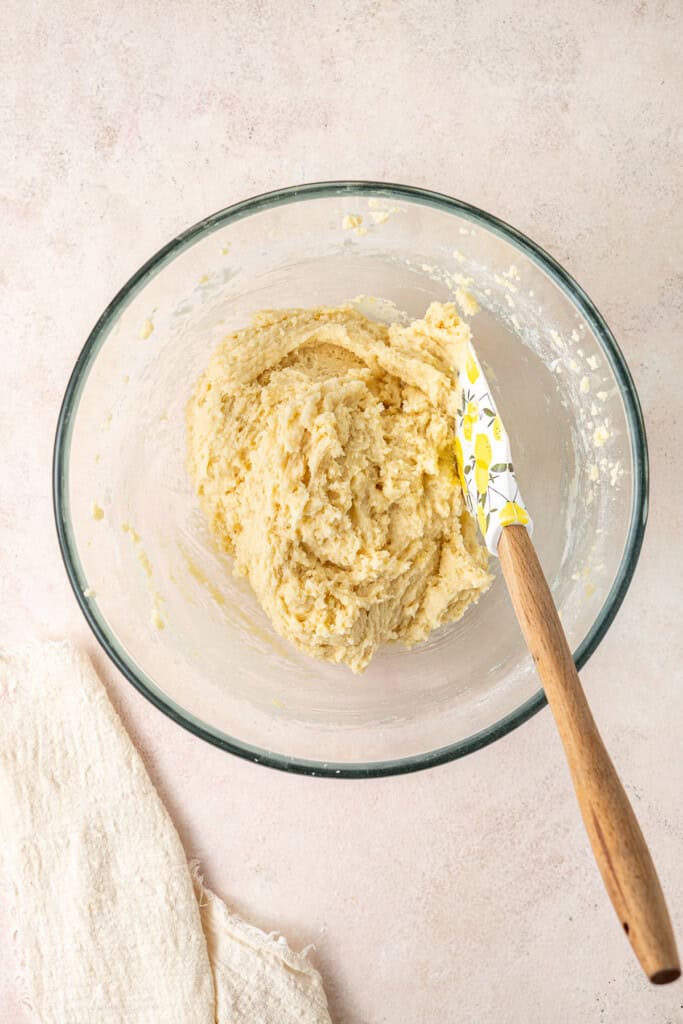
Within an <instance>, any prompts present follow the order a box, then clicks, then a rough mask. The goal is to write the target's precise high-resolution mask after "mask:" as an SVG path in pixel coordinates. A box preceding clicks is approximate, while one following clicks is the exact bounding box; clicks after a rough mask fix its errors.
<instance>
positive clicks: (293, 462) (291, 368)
mask: <svg viewBox="0 0 683 1024" xmlns="http://www.w3.org/2000/svg"><path fill="white" fill-rule="evenodd" d="M468 338H469V328H468V327H467V325H466V324H465V323H463V322H461V321H460V319H459V317H458V314H457V310H456V307H455V305H453V304H452V303H446V304H440V303H433V304H432V305H431V306H430V307H429V309H428V310H427V314H426V316H425V318H424V319H423V320H417V321H415V322H414V323H412V324H410V325H409V326H407V327H406V326H401V325H399V324H392V325H391V326H387V325H386V324H380V323H375V322H374V321H372V320H369V319H368V318H367V317H365V316H363V315H362V314H361V313H359V312H357V311H356V310H355V309H353V308H352V307H351V306H340V307H337V308H331V309H328V308H318V309H286V310H266V311H264V312H261V313H258V314H257V315H256V316H255V317H254V318H253V320H252V322H251V325H250V326H249V327H247V328H245V329H244V330H240V331H236V332H234V333H233V334H230V335H229V336H228V337H226V338H225V339H224V340H223V341H222V342H221V343H220V344H219V346H218V348H217V349H216V350H215V352H214V353H213V355H212V356H211V359H210V361H209V364H208V366H207V368H206V371H205V372H204V373H203V374H202V376H201V377H200V379H199V381H198V382H197V385H196V387H195V390H194V394H193V396H192V398H191V399H190V402H189V405H188V414H187V426H188V445H189V458H188V466H189V472H190V475H191V478H192V481H193V483H194V485H195V488H196V491H197V494H198V495H199V499H200V502H201V505H202V508H203V510H204V513H205V514H206V517H207V520H208V523H209V526H210V529H211V531H212V533H213V534H214V536H215V538H216V540H217V542H218V544H219V545H220V547H221V548H222V549H223V550H224V551H226V552H229V553H230V554H231V555H233V556H234V560H235V572H236V573H237V574H238V575H244V576H247V577H248V579H249V582H250V583H251V586H252V588H253V590H254V592H255V594H256V596H257V598H258V600H259V601H260V603H261V605H262V606H263V608H264V609H265V611H266V613H267V614H268V615H269V616H270V619H271V620H272V623H273V626H274V627H275V629H276V630H277V631H278V633H280V634H281V635H282V636H284V637H287V638H288V639H289V640H291V641H292V643H294V644H296V646H297V647H298V648H300V649H301V650H302V651H305V652H306V653H307V654H310V655H312V656H313V657H316V658H323V659H326V660H327V661H332V662H344V663H345V664H346V665H348V666H349V667H350V668H351V669H352V670H353V671H354V672H360V671H362V670H363V669H364V668H365V666H366V665H367V664H368V662H369V661H370V659H371V658H372V656H373V654H374V653H375V651H376V650H377V648H378V647H379V646H380V644H383V643H386V642H388V641H401V642H402V643H403V644H404V645H406V646H408V647H410V646H412V645H413V644H416V643H418V642H419V641H420V640H424V639H425V638H426V637H427V636H429V634H430V633H431V632H432V630H434V629H436V628H437V627H438V626H440V625H441V624H442V623H444V622H451V621H453V620H455V619H458V618H460V616H461V615H462V614H463V612H464V611H465V609H466V608H467V607H468V605H470V604H472V602H473V601H476V600H477V598H478V597H479V595H480V594H481V593H482V592H483V591H484V590H486V589H487V587H488V586H489V584H490V580H491V577H490V576H489V574H488V571H487V554H486V550H485V548H483V546H482V545H481V544H480V542H479V539H478V535H477V530H476V527H475V525H474V522H473V521H472V519H471V517H470V515H469V512H468V511H467V509H466V507H465V503H464V499H463V495H462V491H461V489H460V486H459V484H458V478H457V474H456V467H455V463H454V445H453V442H454V415H455V411H456V406H457V397H458V367H459V366H460V365H462V363H463V358H464V349H465V346H466V343H467V340H468Z"/></svg>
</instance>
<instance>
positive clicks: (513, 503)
mask: <svg viewBox="0 0 683 1024" xmlns="http://www.w3.org/2000/svg"><path fill="white" fill-rule="evenodd" d="M460 383H461V398H460V409H459V415H458V417H457V422H456V439H455V456H456V461H457V464H458V479H459V481H460V484H461V486H462V489H463V492H464V495H465V500H466V502H467V506H468V508H469V510H470V512H471V513H472V515H473V516H474V518H475V519H476V521H477V523H478V524H479V529H480V530H481V533H482V536H483V538H484V541H485V543H486V547H487V548H488V550H489V551H490V552H491V553H492V554H494V555H495V554H497V552H498V542H499V540H500V536H501V533H502V531H503V529H504V527H506V526H512V525H517V526H525V527H526V529H527V530H528V531H529V533H531V529H532V523H531V517H530V516H529V513H528V511H527V509H526V506H525V504H524V501H523V499H522V496H521V494H520V492H519V485H518V483H517V479H516V477H515V474H514V470H513V467H512V454H511V451H510V441H509V438H508V435H507V434H506V432H505V428H504V426H503V421H502V420H501V418H500V415H499V413H498V410H497V409H496V404H495V401H494V399H493V395H492V393H491V389H490V387H489V384H488V381H487V380H486V376H485V374H484V371H483V370H482V368H481V363H480V362H479V359H478V358H477V354H476V352H475V351H474V348H473V346H472V343H471V342H470V343H468V346H467V355H466V360H465V367H464V372H463V373H461V375H460Z"/></svg>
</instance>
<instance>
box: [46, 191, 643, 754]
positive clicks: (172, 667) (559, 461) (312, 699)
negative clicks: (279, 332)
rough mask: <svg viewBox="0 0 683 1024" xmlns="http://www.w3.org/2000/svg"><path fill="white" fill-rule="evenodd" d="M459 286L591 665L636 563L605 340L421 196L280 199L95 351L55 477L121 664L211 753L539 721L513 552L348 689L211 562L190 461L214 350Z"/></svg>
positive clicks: (487, 234) (628, 410) (173, 260)
mask: <svg viewBox="0 0 683 1024" xmlns="http://www.w3.org/2000/svg"><path fill="white" fill-rule="evenodd" d="M349 214H356V215H359V216H361V217H362V223H361V224H360V225H359V226H357V228H356V229H355V230H354V229H353V228H349V227H344V226H343V225H344V223H345V218H346V217H347V215H349ZM346 223H347V224H348V221H346ZM359 229H360V230H359ZM365 229H366V230H365ZM461 287H465V288H466V290H467V291H469V292H470V293H472V294H473V295H474V296H475V297H476V299H477V301H478V302H479V305H480V306H481V312H480V313H478V314H477V315H476V316H475V317H474V318H472V321H471V325H472V331H473V335H474V340H475V343H476V346H477V350H478V352H479V353H480V356H481V358H482V362H483V363H484V366H485V369H486V371H487V373H488V375H489V379H490V381H491V383H492V385H493V386H494V388H495V389H496V392H497V397H498V404H499V408H500V411H501V414H502V416H503V419H504V421H505V424H506V427H507V429H508V432H509V434H510V435H511V438H512V441H513V452H514V457H515V467H516V471H517V475H518V477H519V480H520V485H521V488H522V493H523V494H524V496H525V499H526V502H527V504H528V506H529V509H530V511H531V513H532V516H533V518H534V521H535V533H534V540H535V543H536V546H537V549H538V552H539V555H540V558H541V561H542V563H543V566H544V568H545V571H546V574H547V576H548V579H549V581H550V583H551V587H552V590H553V594H554V597H555V601H556V603H557V605H558V608H559V609H560V613H561V616H562V620H563V623H564V626H565V629H566V631H567V634H568V637H569V640H570V643H571V645H572V646H573V649H574V650H575V652H576V654H577V657H578V658H579V659H582V658H583V657H585V656H586V654H587V653H589V652H590V650H591V649H592V647H593V646H594V645H595V644H596V643H597V641H598V640H599V638H600V636H601V634H602V632H603V631H604V629H605V628H606V625H607V623H608V621H609V618H610V617H611V615H612V614H613V612H614V610H615V608H616V605H617V604H618V601H619V599H620V592H621V590H623V588H624V586H625V583H626V582H627V577H628V574H629V572H630V569H631V568H632V563H633V561H634V560H635V555H636V554H637V548H638V546H639V537H640V532H641V529H642V522H641V521H640V518H642V514H643V502H644V497H643V488H644V482H643V475H644V458H645V454H644V448H643V447H642V445H643V444H644V442H643V439H642V437H641V436H638V420H637V415H638V409H637V401H636V400H635V398H634V396H633V395H632V393H631V391H630V389H629V385H628V374H627V371H625V368H624V367H623V364H622V363H621V362H620V356H619V353H618V350H616V348H614V349H612V348H611V347H610V340H609V332H607V331H606V328H605V327H604V325H603V324H602V321H600V319H599V317H598V316H597V314H596V313H595V311H594V310H593V308H592V306H591V305H590V303H588V301H587V300H585V297H583V296H582V293H581V292H580V290H578V289H577V288H576V286H573V284H572V282H570V281H569V280H568V279H565V278H564V277H563V276H562V272H561V271H559V268H555V267H553V265H552V263H551V262H548V261H546V260H545V259H544V257H543V254H541V253H540V251H538V250H535V249H534V248H533V246H531V245H530V244H529V243H527V242H526V240H524V239H522V238H521V236H516V235H515V233H514V232H511V231H509V230H507V229H505V227H504V226H501V225H499V224H498V223H497V222H495V221H494V220H493V219H491V218H488V217H487V216H486V215H484V214H480V213H479V212H478V211H475V210H472V209H470V208H467V207H463V206H461V205H459V204H455V203H452V202H451V203H449V201H447V200H444V199H439V198H438V197H433V196H429V195H428V194H423V193H412V192H411V191H410V190H402V189H398V188H382V187H380V186H377V187H370V186H364V187H363V186H355V187H353V186H324V187H323V186H320V187H317V189H316V188H310V189H308V190H298V191H297V190H292V191H290V192H286V193H280V194H274V195H273V196H270V197H265V198H263V199H262V200H257V201H252V202H251V203H247V204H242V206H240V207H236V208H233V209H232V210H228V211H224V212H223V213H222V214H219V215H216V217H214V218H211V219H209V221H207V222H204V224H203V225H201V226H199V227H198V228H197V229H194V230H193V231H191V232H189V233H188V234H187V236H185V237H183V238H182V239H181V240H180V241H176V242H175V243H172V244H171V245H170V246H169V247H167V250H165V251H163V252H162V253H161V254H159V256H157V257H155V258H154V260H152V261H150V264H148V265H147V267H146V268H143V270H142V271H141V272H140V273H139V274H138V275H136V278H134V279H133V280H132V282H130V283H129V285H127V286H126V288H124V290H123V292H122V293H121V294H120V295H119V296H118V297H117V298H116V299H115V300H114V302H113V303H112V305H111V306H110V307H109V309H108V310H107V312H106V313H105V314H104V316H103V318H102V319H101V321H100V323H99V324H98V325H97V327H96V329H95V330H94V332H93V334H92V336H91V338H90V339H89V341H88V344H87V346H86V349H85V350H84V353H83V355H82V356H81V359H80V361H79V364H78V366H77V368H76V371H75V372H74V376H73V378H72V381H71V384H70V388H69V392H68V393H67V398H66V400H65V406H64V409H63V412H62V419H61V421H60V428H59V435H58V443H57V457H56V463H55V470H56V505H57V515H58V521H59V526H60V533H61V540H62V544H63V548H64V552H65V559H66V561H67V567H68V568H69V570H70V573H71V576H72V580H73V581H74V585H75V587H76V589H77V592H78V593H79V597H80V600H81V603H82V604H83V606H84V609H85V610H86V614H87V615H88V617H89V619H90V621H91V624H92V625H93V627H94V628H95V630H96V632H97V633H98V636H99V637H100V639H101V640H102V641H103V642H104V643H105V646H106V647H107V649H108V650H109V652H110V654H112V656H113V657H114V658H115V660H116V661H117V662H118V664H119V665H120V667H122V668H123V670H124V671H125V672H126V674H127V675H128V676H129V677H130V678H131V679H132V680H133V681H134V682H135V683H136V685H138V686H140V687H141V688H143V690H145V692H147V694H148V695H149V696H151V697H152V699H154V700H155V701H156V702H157V703H158V704H160V705H161V706H163V707H164V708H165V709H166V710H168V711H169V712H170V713H172V714H174V715H175V716H176V717H178V718H179V719H180V720H181V721H183V722H184V723H185V724H189V725H190V726H191V727H193V728H195V729H196V730H197V731H199V732H201V733H202V734H204V735H206V736H207V737H208V738H210V739H213V740H214V741H215V742H219V743H222V744H223V745H225V746H227V747H228V748H230V749H234V750H237V752H241V753H245V754H246V755H247V756H250V757H252V758H253V759H255V760H262V761H264V762H266V763H274V764H276V765H277V766H281V767H293V768H297V769H299V770H310V771H314V772H329V773H337V774H348V773H375V772H379V771H385V770H386V771H389V770H402V769H406V768H410V767H415V766H420V765H422V764H426V763H431V761H433V760H435V759H438V758H439V757H442V756H455V755H456V754H458V753H463V752H466V751H467V750H469V749H472V748H474V747H475V746H477V745H479V744H480V743H481V742H484V741H486V740H487V739H490V738H492V737H493V736H495V735H497V734H499V733H500V732H503V731H506V730H507V728H508V727H509V726H510V725H511V724H513V723H514V722H516V721H518V720H521V719H522V718H523V717H524V716H525V715H528V714H529V713H530V712H531V710H533V709H534V708H535V707H537V706H538V704H539V702H540V695H539V694H538V682H537V679H536V676H535V673H534V671H533V667H532V665H531V663H530V659H529V657H528V655H527V653H526V650H525V647H524V644H523V641H522V640H521V637H520V634H519V630H518V627H517V624H516V622H515V619H514V616H513V613H512V611H511V608H510V605H509V602H508V599H507V595H506V590H505V586H504V583H503V581H502V579H501V578H500V576H499V573H498V566H497V563H496V561H495V560H493V569H494V571H495V572H496V579H495V582H494V584H493V586H492V588H491V590H490V591H489V593H488V594H487V595H485V596H484V597H483V598H482V600H481V601H480V603H479V604H478V605H477V606H475V607H474V608H472V609H471V610H469V611H468V612H467V613H466V615H465V616H464V618H463V619H462V620H461V621H460V622H458V623H455V624H453V625H450V626H446V627H444V628H442V629H441V630H439V631H438V632H437V633H435V634H434V635H433V636H432V637H431V638H430V639H429V640H428V641H427V642H425V643H424V644H422V645H420V646H418V647H416V648H415V649H413V650H411V651H405V650H402V649H399V648H391V647H390V648H386V649H385V650H383V651H381V652H380V653H379V655H378V656H377V657H376V658H375V660H374V661H373V662H372V664H371V666H370V668H369V669H368V670H367V671H366V672H365V674H364V675H362V676H361V677H354V676H353V675H352V674H351V673H350V672H349V671H348V670H347V669H345V668H343V667H335V666H332V665H326V664H320V663H317V662H314V661H312V660H310V659H308V658H307V657H306V656H305V655H303V654H299V653H298V652H297V651H296V650H295V649H294V648H293V647H291V646H290V645H289V644H288V643H287V642H286V641H285V640H283V639H281V638H280V637H279V636H278V635H277V634H275V633H274V631H273V630H272V628H271V626H270V623H269V621H268V620H267V618H266V617H265V615H264V613H263V612H262V611H261V609H260V608H259V606H258V604H257V603H256V600H255V598H254V597H253V595H252V593H251V591H250V588H249V586H248V584H246V583H245V582H244V581H243V580H237V579H235V578H234V577H233V576H232V572H231V565H230V559H229V558H226V557H225V556H223V555H221V554H220V553H219V552H218V551H217V550H216V548H215V545H214V544H213V542H212V540H211V537H210V536H209V534H208V532H207V530H206V528H205V525H204V522H203V518H202V515H201V513H200V511H199V509H198V505H197V501H196V498H195V496H194V495H193V493H192V489H191V487H190V483H189V480H188V477H187V474H186V470H185V458H186V443H185V406H186V403H187V400H188V397H189V395H190V391H191V389H192V387H193V384H194V382H195V380H196V378H197V377H198V375H199V373H200V372H201V371H202V370H203V369H204V367H205V364H206V362H207V360H208V357H209V354H210V352H211V351H212V349H213V347H214V346H215V344H216V343H217V341H218V340H219V339H220V338H221V337H222V336H223V335H224V334H226V333H227V332H228V331H230V330H233V329H235V328H239V327H242V326H244V325H245V324H246V323H247V322H248V320H249V318H250V316H251V314H253V313H254V312H256V311H258V310H260V309H262V308H266V307H271V308H272V307H283V306H312V305H319V304H325V305H334V304H338V303H343V302H349V301H352V302H354V303H355V304H356V305H357V306H358V307H359V308H361V309H363V311H364V312H366V313H367V314H368V315H370V316H372V317H375V318H376V319H383V320H392V319H397V318H402V319H407V318H410V319H412V318H414V317H419V316H422V315H423V314H424V312H425V309H426V307H427V305H428V304H429V303H430V302H431V301H433V300H435V299H438V300H449V299H452V298H453V296H454V294H455V292H456V291H457V290H458V289H459V288H461Z"/></svg>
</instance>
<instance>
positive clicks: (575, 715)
mask: <svg viewBox="0 0 683 1024" xmlns="http://www.w3.org/2000/svg"><path fill="white" fill-rule="evenodd" d="M498 555H499V556H500V561H501V566H502V569H503V574H504V576H505V581H506V583H507V586H508V590H509V591H510V597H511V599H512V604H513V606H514V609H515V612H516V614H517V618H518V620H519V624H520V626H521V628H522V633H523V634H524V639H525V640H526V643H527V646H528V648H529V650H530V652H531V654H532V656H533V659H534V661H535V662H536V668H537V669H538V674H539V676H540V678H541V682H542V683H543V687H544V689H545V693H546V696H547V698H548V703H549V705H550V707H551V709H552V712H553V714H554V716H555V721H556V723H557V727H558V730H559V733H560V736H561V738H562V743H563V744H564V749H565V753H566V755H567V761H568V762H569V768H570V770H571V774H572V779H573V782H574V788H575V790H576V795H577V798H578V801H579V807H580V808H581V814H582V815H583V820H584V824H585V826H586V831H587V832H588V837H589V839H590V841H591V846H592V847H593V853H594V855H595V859H596V861H597V863H598V867H599V868H600V872H601V874H602V877H603V880H604V882H605V886H606V888H607V892H608V893H609V896H610V899H611V900H612V903H613V905H614V909H615V910H616V912H617V914H618V915H619V920H620V921H621V924H622V927H623V929H624V931H625V932H626V934H627V935H628V938H629V940H630V942H631V945H632V946H633V950H634V952H635V954H636V956H637V957H638V960H639V961H640V963H641V964H642V967H643V969H644V970H645V972H646V973H647V975H648V977H649V978H650V981H652V982H654V983H655V984H660V985H661V984H665V983H666V982H669V981H675V980H676V978H678V977H679V976H680V973H681V968H680V962H679V959H678V951H677V949H676V940H675V938H674V934H673V930H672V928H671V921H670V919H669V913H668V911H667V908H666V903H665V901H664V895H663V893H662V889H661V886H660V884H659V879H658V878H657V872H656V871H655V866H654V864H653V863H652V857H651V856H650V851H649V850H648V848H647V844H646V842H645V840H644V838H643V834H642V832H641V831H640V827H639V825H638V822H637V820H636V816H635V814H634V813H633V808H632V807H631V804H630V803H629V800H628V797H627V796H626V793H625V792H624V788H623V786H622V785H621V782H620V781H619V776H618V775H617V773H616V771H615V768H614V765H613V764H612V762H611V760H610V757H609V754H608V753H607V751H606V750H605V746H604V744H603V742H602V739H601V738H600V733H599V732H598V729H597V726H596V724H595V721H594V720H593V716H592V714H591V711H590V708H589V707H588V702H587V700H586V696H585V694H584V692H583V688H582V686H581V683H580V681H579V676H578V673H577V671H576V667H575V665H574V659H573V658H572V654H571V651H570V650H569V646H568V644H567V638H566V637H565V635H564V630H563V629H562V625H561V623H560V619H559V616H558V614H557V609H556V608H555V604H554V602H553V599H552V596H551V593H550V589H549V587H548V584H547V582H546V579H545V576H544V575H543V570H542V569H541V566H540V563H539V561H538V556H537V555H536V551H535V549H534V546H533V544H532V542H531V538H530V537H529V535H528V533H527V531H526V530H525V529H524V527H523V526H506V527H505V529H504V530H503V535H502V537H501V539H500V544H499V547H498Z"/></svg>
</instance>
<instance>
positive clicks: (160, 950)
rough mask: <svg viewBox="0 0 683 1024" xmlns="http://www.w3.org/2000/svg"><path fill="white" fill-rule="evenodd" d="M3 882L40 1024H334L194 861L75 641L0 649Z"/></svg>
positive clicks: (312, 980)
mask: <svg viewBox="0 0 683 1024" xmlns="http://www.w3.org/2000/svg"><path fill="white" fill-rule="evenodd" d="M0 884H1V886H2V893H1V894H2V898H3V899H4V900H6V901H7V902H8V904H9V911H10V912H9V914H8V915H7V916H8V917H9V919H10V920H11V921H12V924H13V929H14V930H15V940H16V946H17V954H18V957H19V973H20V976H21V984H22V990H23V993H24V998H25V1001H26V1003H27V1005H28V1006H30V1007H31V1009H32V1010H33V1011H34V1014H35V1016H36V1017H37V1019H38V1020H39V1021H40V1022H41V1024H94V1022H97V1024H289V1022H294V1021H296V1022H297V1024H330V1017H329V1014H328V1011H327V1002H326V999H325V993H324V991H323V987H322V982H321V979H320V976H319V975H318V973H317V972H316V971H315V970H314V969H313V967H312V966H311V965H310V963H309V962H308V960H307V959H306V956H305V955H302V954H297V953H294V952H292V950H290V949H289V947H288V946H287V944H286V943H285V942H284V940H283V939H278V938H276V937H275V936H272V935H266V934H264V933H263V932H261V931H259V930H258V929H256V928H254V927H252V926H250V925H248V924H246V923H245V922H243V921H241V920H240V919H239V918H238V917H236V916H234V915H233V914H231V913H230V912H229V911H228V909H227V908H226V906H225V905H224V904H223V903H222V902H221V900H220V899H218V898H217V897H216V896H214V895H213V894H212V893H210V892H209V891H208V890H207V889H205V888H204V886H203V885H202V882H201V879H200V878H199V875H198V872H197V870H196V869H194V870H193V869H192V867H191V866H188V863H187V860H186V857H185V854H184V852H183V849H182V846H181V844H180V840H179V838H178V835H177V833H176V830H175V828H174V827H173V824H172V822H171V820H170V818H169V816H168V814H167V813H166V810H165V808H164V806H163V805H162V803H161V800H160V799H159V796H158V795H157V792H156V790H155V789H154V786H153V785H152V782H151V781H150V779H149V776H148V775H147V772H146V771H145V768H144V766H143V764H142V761H141V760H140V757H139V755H138V754H137V752H136V750H135V749H134V747H133V745H132V743H131V741H130V739H129V737H128V735H127V733H126V732H125V730H124V728H123V725H122V724H121V721H120V719H119V718H118V716H117V714H116V712H115V711H114V709H113V707H112V705H111V704H110V702H109V699H108V697H107V694H106V692H105V690H104V687H103V686H102V684H101V682H100V681H99V679H98V677H97V675H96V674H95V671H94V669H93V668H92V665H91V664H90V661H89V660H88V658H87V657H86V656H85V655H84V654H82V653H81V652H80V651H78V650H77V649H76V648H75V647H73V646H72V645H71V644H69V643H50V644H36V645H32V646H30V647H24V648H21V649H15V650H10V651H5V652H4V653H0Z"/></svg>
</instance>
